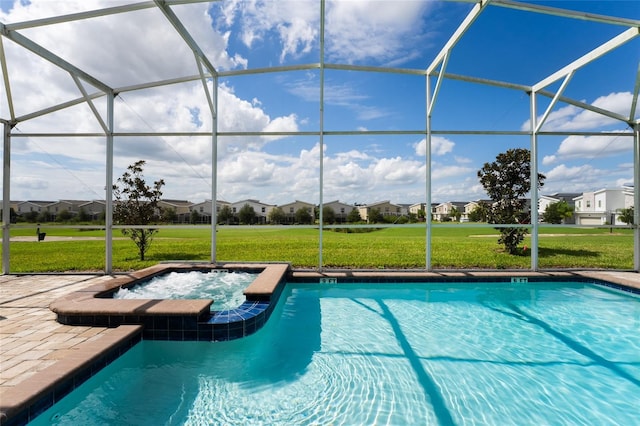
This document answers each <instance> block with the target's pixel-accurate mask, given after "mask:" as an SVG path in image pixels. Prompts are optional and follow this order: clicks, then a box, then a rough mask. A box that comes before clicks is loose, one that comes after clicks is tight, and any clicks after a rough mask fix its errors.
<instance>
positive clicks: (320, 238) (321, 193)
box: [318, 0, 325, 271]
mask: <svg viewBox="0 0 640 426" xmlns="http://www.w3.org/2000/svg"><path fill="white" fill-rule="evenodd" d="M324 8H325V0H321V1H320V111H319V114H320V117H319V118H320V140H319V143H320V168H319V176H318V180H319V186H320V187H319V191H318V203H319V207H318V225H319V230H318V271H322V263H323V260H322V251H323V247H322V242H323V229H322V228H323V227H324V223H323V222H324V215H323V212H322V210H323V209H324V200H323V196H324V191H323V187H324V10H325V9H324Z"/></svg>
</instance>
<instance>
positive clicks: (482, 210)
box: [469, 201, 490, 222]
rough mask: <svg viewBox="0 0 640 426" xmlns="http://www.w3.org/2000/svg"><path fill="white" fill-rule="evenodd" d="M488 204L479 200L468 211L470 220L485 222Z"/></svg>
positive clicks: (487, 214)
mask: <svg viewBox="0 0 640 426" xmlns="http://www.w3.org/2000/svg"><path fill="white" fill-rule="evenodd" d="M489 208H490V206H489V204H487V203H485V202H484V201H480V202H479V203H478V205H477V206H476V207H475V208H474V209H473V210H471V212H469V221H470V222H486V221H487V220H488V216H489Z"/></svg>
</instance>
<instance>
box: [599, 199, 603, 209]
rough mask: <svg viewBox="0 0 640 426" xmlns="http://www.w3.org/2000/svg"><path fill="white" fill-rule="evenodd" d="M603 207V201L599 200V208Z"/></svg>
mask: <svg viewBox="0 0 640 426" xmlns="http://www.w3.org/2000/svg"><path fill="white" fill-rule="evenodd" d="M600 207H602V200H598V208H600Z"/></svg>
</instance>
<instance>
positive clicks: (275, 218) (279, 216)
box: [269, 207, 287, 225]
mask: <svg viewBox="0 0 640 426" xmlns="http://www.w3.org/2000/svg"><path fill="white" fill-rule="evenodd" d="M286 221H287V215H286V214H285V213H284V210H282V208H280V207H274V208H273V209H272V210H271V211H270V212H269V222H271V223H273V224H275V225H281V224H283V223H285V222H286Z"/></svg>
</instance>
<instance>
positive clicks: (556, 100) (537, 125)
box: [531, 71, 574, 133]
mask: <svg viewBox="0 0 640 426" xmlns="http://www.w3.org/2000/svg"><path fill="white" fill-rule="evenodd" d="M573 73H574V71H571V72H570V73H569V74H567V76H566V77H565V79H564V81H563V82H562V85H561V86H560V88H559V89H558V92H557V93H556V95H555V96H554V97H553V99H551V103H550V104H549V106H548V107H547V110H546V111H545V112H544V114H543V115H542V117H541V118H540V121H539V122H538V123H536V125H535V128H534V130H533V131H534V132H535V133H538V132H539V131H540V128H541V127H542V125H543V124H544V122H545V121H547V118H548V117H549V114H550V113H551V110H553V108H554V107H555V106H556V103H558V98H559V97H560V96H562V93H563V92H564V89H566V88H567V85H568V84H569V81H571V77H573ZM531 96H536V92H531ZM532 105H533V106H535V103H533V104H532ZM534 112H535V111H534Z"/></svg>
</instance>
